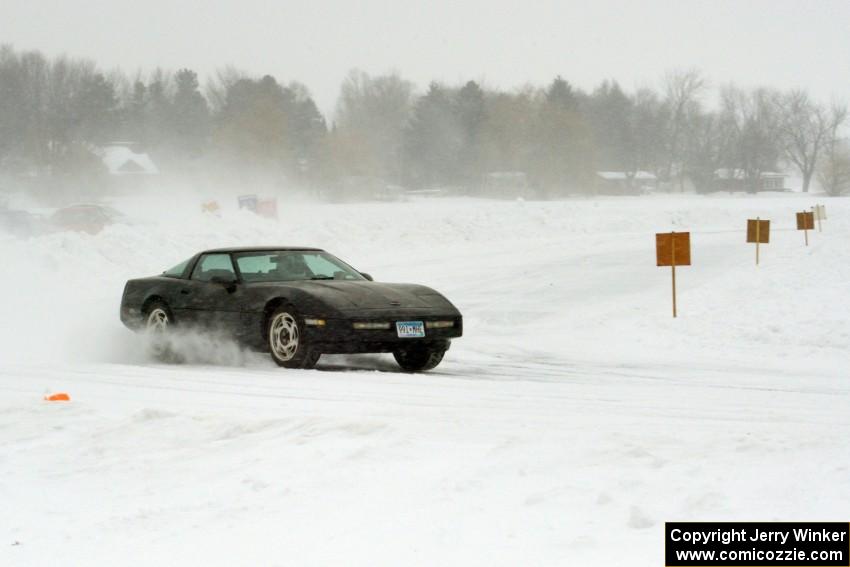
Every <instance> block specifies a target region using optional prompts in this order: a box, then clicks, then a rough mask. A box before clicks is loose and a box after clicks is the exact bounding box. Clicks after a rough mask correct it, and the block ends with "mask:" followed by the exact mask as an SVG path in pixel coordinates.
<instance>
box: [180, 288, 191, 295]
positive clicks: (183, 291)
mask: <svg viewBox="0 0 850 567" xmlns="http://www.w3.org/2000/svg"><path fill="white" fill-rule="evenodd" d="M180 293H182V294H183V295H189V293H190V292H189V290H188V289H181V290H180Z"/></svg>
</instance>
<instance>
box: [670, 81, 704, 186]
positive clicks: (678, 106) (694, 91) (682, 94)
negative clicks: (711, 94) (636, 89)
mask: <svg viewBox="0 0 850 567" xmlns="http://www.w3.org/2000/svg"><path fill="white" fill-rule="evenodd" d="M705 88H706V81H705V79H704V78H703V76H702V73H700V71H699V70H698V69H688V70H676V71H671V72H668V73H667V74H666V75H665V77H664V90H665V104H666V105H667V108H668V112H669V115H668V121H669V122H668V129H669V133H668V161H667V174H668V176H669V177H670V178H672V177H673V176H674V175H675V176H676V177H678V179H679V189H680V190H684V188H685V167H684V164H683V158H684V155H685V146H686V139H687V137H688V132H687V125H688V123H689V122H690V120H689V114H690V113H691V112H693V111H698V109H699V105H698V103H699V98H700V96H701V95H702V93H703V91H704V90H705Z"/></svg>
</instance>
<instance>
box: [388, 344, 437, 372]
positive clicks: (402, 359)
mask: <svg viewBox="0 0 850 567" xmlns="http://www.w3.org/2000/svg"><path fill="white" fill-rule="evenodd" d="M445 354H446V351H445V349H443V348H433V347H422V346H419V347H413V348H405V349H399V350H397V351H395V352H393V356H394V357H395V361H396V362H397V363H398V365H399V366H401V368H402V370H406V371H407V372H424V371H426V370H431V369H432V368H435V367H436V366H437V365H438V364H440V362H441V361H442V360H443V355H445Z"/></svg>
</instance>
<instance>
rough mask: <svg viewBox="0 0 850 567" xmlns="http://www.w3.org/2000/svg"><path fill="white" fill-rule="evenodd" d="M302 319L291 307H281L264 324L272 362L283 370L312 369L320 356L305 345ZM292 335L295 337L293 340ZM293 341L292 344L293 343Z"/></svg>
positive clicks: (320, 354)
mask: <svg viewBox="0 0 850 567" xmlns="http://www.w3.org/2000/svg"><path fill="white" fill-rule="evenodd" d="M303 329H304V319H303V318H302V317H301V316H300V315H299V314H298V311H297V310H296V309H295V307H294V306H292V305H281V306H279V307H277V308H276V309H275V310H274V311H272V313H271V314H270V315H269V318H268V321H267V322H266V346H268V349H269V353H270V354H271V356H272V360H274V361H275V363H276V364H277V365H278V366H282V367H284V368H313V367H314V366H316V363H317V362H318V361H319V357H320V356H322V353H321V352H316V351H314V350H313V349H311V348H310V345H308V344H307V342H306V340H305V337H304V336H303V334H302V330H303ZM293 334H294V335H296V336H295V337H294V338H293ZM293 340H294V342H293Z"/></svg>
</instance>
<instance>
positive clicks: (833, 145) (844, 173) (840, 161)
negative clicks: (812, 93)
mask: <svg viewBox="0 0 850 567" xmlns="http://www.w3.org/2000/svg"><path fill="white" fill-rule="evenodd" d="M846 119H847V107H846V106H845V105H838V104H836V105H833V106H832V108H831V109H830V111H829V118H828V120H827V122H828V124H829V127H828V129H827V134H826V137H825V142H824V148H823V151H824V158H825V159H824V160H823V162H822V163H821V165H820V166H819V167H818V181H819V182H820V184H821V187H823V189H824V191H826V192H827V193H828V194H830V195H832V196H838V195H844V194H846V193H850V141H848V140H847V139H846V138H845V139H841V138H839V132H840V130H841V126H842V125H843V124H844V122H845V121H846Z"/></svg>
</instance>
